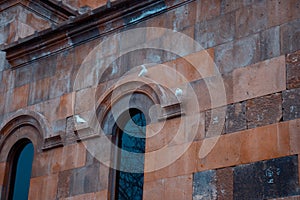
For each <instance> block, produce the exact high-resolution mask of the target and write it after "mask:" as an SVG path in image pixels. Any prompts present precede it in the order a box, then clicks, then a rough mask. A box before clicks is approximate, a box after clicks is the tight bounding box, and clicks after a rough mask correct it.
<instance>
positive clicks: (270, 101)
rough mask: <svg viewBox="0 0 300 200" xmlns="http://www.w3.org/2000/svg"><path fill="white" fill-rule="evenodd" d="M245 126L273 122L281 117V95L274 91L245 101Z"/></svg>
mask: <svg viewBox="0 0 300 200" xmlns="http://www.w3.org/2000/svg"><path fill="white" fill-rule="evenodd" d="M246 107H247V110H246V118H247V127H248V128H255V127H258V126H264V125H268V124H275V123H277V122H279V121H280V120H281V118H282V96H281V93H276V94H272V95H268V96H263V97H258V98H255V99H250V100H247V101H246Z"/></svg>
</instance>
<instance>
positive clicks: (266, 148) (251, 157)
mask: <svg viewBox="0 0 300 200" xmlns="http://www.w3.org/2000/svg"><path fill="white" fill-rule="evenodd" d="M229 135H231V134H229ZM240 135H241V136H240V137H241V140H240V141H239V145H240V161H241V162H242V163H251V162H256V161H260V160H267V159H272V158H278V157H282V156H287V155H289V154H290V136H289V130H288V125H287V124H286V123H279V124H273V125H268V126H263V127H259V128H255V129H251V130H246V131H243V132H241V133H240Z"/></svg>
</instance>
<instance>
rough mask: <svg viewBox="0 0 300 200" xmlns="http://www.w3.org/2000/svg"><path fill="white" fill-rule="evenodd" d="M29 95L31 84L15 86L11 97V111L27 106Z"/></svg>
mask: <svg viewBox="0 0 300 200" xmlns="http://www.w3.org/2000/svg"><path fill="white" fill-rule="evenodd" d="M28 96H29V85H28V84H27V85H23V86H21V87H18V88H15V89H14V90H13V92H12V95H11V97H10V108H9V110H10V111H16V110H18V109H20V108H24V107H26V106H27V103H28Z"/></svg>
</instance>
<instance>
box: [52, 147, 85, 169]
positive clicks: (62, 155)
mask: <svg viewBox="0 0 300 200" xmlns="http://www.w3.org/2000/svg"><path fill="white" fill-rule="evenodd" d="M59 150H60V151H55V152H54V155H52V157H53V160H52V163H51V164H52V165H51V170H52V171H53V172H58V171H63V170H68V169H73V168H78V167H82V166H84V165H85V162H86V148H85V146H84V144H82V143H76V144H72V145H68V146H64V147H63V148H60V149H59Z"/></svg>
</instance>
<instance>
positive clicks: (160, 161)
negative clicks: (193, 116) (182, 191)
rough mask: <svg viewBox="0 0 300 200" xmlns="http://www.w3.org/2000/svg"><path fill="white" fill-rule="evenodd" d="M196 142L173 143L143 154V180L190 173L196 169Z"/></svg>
mask: <svg viewBox="0 0 300 200" xmlns="http://www.w3.org/2000/svg"><path fill="white" fill-rule="evenodd" d="M196 149H197V142H196V143H195V142H193V143H192V144H187V143H186V144H181V145H173V146H171V147H165V148H163V149H160V150H159V151H155V152H151V153H150V154H146V155H145V176H144V181H145V182H148V181H154V180H158V179H162V178H169V177H175V176H180V175H187V174H191V173H193V172H195V171H196V162H197V160H196V159H195V158H196V157H197V152H196Z"/></svg>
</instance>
